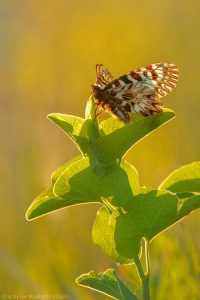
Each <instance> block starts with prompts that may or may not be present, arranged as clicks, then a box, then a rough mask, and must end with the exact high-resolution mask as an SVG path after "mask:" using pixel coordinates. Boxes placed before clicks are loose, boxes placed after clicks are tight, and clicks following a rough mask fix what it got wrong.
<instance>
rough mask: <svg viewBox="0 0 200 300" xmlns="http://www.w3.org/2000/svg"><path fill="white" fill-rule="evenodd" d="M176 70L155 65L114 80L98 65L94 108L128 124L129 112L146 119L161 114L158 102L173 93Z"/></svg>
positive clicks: (171, 65)
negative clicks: (98, 107)
mask: <svg viewBox="0 0 200 300" xmlns="http://www.w3.org/2000/svg"><path fill="white" fill-rule="evenodd" d="M177 82H178V69H177V67H176V65H174V64H172V63H155V64H150V65H148V66H146V67H142V68H137V69H134V70H133V71H131V72H128V73H126V74H124V75H122V76H120V77H118V78H116V79H113V77H112V75H111V73H110V72H109V70H108V69H107V68H105V67H104V66H103V65H97V79H96V82H95V84H94V85H93V86H92V88H93V96H94V98H95V100H96V103H97V105H99V106H102V107H103V108H104V109H106V110H107V111H110V112H111V113H112V114H114V115H115V116H117V117H118V118H119V119H121V120H123V121H124V122H126V123H128V122H130V118H129V114H128V113H129V112H135V113H138V114H142V115H143V116H149V115H152V114H156V113H158V112H161V111H162V108H163V104H162V102H161V101H160V100H159V99H160V98H161V97H163V96H165V95H167V94H169V93H170V92H171V91H172V90H173V89H175V87H176V85H177Z"/></svg>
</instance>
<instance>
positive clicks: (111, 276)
mask: <svg viewBox="0 0 200 300" xmlns="http://www.w3.org/2000/svg"><path fill="white" fill-rule="evenodd" d="M76 282H77V283H78V284H79V285H82V286H85V287H88V288H91V289H94V290H96V291H98V292H100V293H103V294H105V295H107V296H110V297H111V298H114V299H118V300H137V297H136V296H135V295H134V294H133V293H132V292H131V291H130V290H129V289H128V288H127V286H126V285H125V284H124V283H123V281H121V280H120V279H119V278H118V277H117V275H116V274H115V272H114V270H113V269H109V270H107V271H105V272H104V273H99V274H96V273H94V272H93V271H91V272H89V273H88V274H83V275H81V276H80V277H78V278H77V279H76Z"/></svg>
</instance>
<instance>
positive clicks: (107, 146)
mask: <svg viewBox="0 0 200 300" xmlns="http://www.w3.org/2000/svg"><path fill="white" fill-rule="evenodd" d="M174 116H175V114H174V112H173V111H171V110H168V109H165V111H164V112H162V113H159V114H157V115H154V116H149V117H146V118H144V117H139V118H138V116H136V118H135V119H134V120H133V122H132V123H130V124H128V125H127V124H126V125H125V124H123V123H122V122H120V121H112V120H111V119H110V118H109V119H108V120H105V121H104V122H102V123H101V126H102V132H104V133H109V134H108V135H104V136H102V137H101V138H99V139H97V140H96V141H95V142H94V143H93V145H91V152H92V153H93V155H94V156H95V157H96V159H98V161H100V162H102V163H105V164H106V163H107V164H112V163H114V162H116V161H117V160H120V159H121V158H122V157H123V156H124V155H125V154H126V152H127V151H128V150H130V148H131V147H132V146H133V145H135V144H136V143H137V142H138V141H139V140H141V139H142V138H144V137H145V136H146V135H148V134H149V133H150V132H152V131H154V130H155V129H156V128H158V127H159V126H161V125H162V124H164V123H166V122H168V121H169V120H170V119H172V118H174ZM113 124H114V125H113ZM113 128H114V129H115V130H114V131H112V130H113Z"/></svg>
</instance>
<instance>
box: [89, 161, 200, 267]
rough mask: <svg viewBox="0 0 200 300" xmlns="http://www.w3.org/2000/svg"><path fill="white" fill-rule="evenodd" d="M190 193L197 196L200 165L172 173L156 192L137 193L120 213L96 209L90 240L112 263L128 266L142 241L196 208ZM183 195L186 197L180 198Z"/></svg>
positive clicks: (198, 200)
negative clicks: (113, 261) (91, 239)
mask: <svg viewBox="0 0 200 300" xmlns="http://www.w3.org/2000/svg"><path fill="white" fill-rule="evenodd" d="M188 186H190V188H188ZM166 189H168V190H166ZM170 189H172V190H173V191H174V192H177V194H175V193H172V192H171V191H170ZM188 190H189V192H190V193H189V194H188ZM191 192H192V193H191ZM194 192H195V193H197V192H198V193H200V162H195V163H192V164H189V165H186V166H184V167H181V168H180V169H178V170H176V171H175V172H173V173H172V174H171V175H169V176H168V178H167V179H166V180H165V181H164V182H163V183H162V184H161V185H160V187H159V189H158V190H153V191H150V192H145V191H143V192H142V191H141V193H140V194H138V195H135V196H134V197H132V199H131V200H130V201H128V202H127V203H125V205H124V206H123V209H121V208H116V209H114V210H113V211H112V212H110V211H109V210H107V209H106V208H105V207H102V208H100V210H99V211H98V214H97V217H96V220H95V223H94V226H93V240H94V242H95V243H96V244H97V245H99V246H100V247H101V249H102V250H103V251H104V252H105V253H106V254H107V255H108V256H109V257H111V258H112V259H114V260H116V261H117V262H119V263H125V262H126V263H129V262H130V259H133V258H134V257H136V256H139V255H140V251H141V242H142V239H143V238H144V239H146V240H148V241H151V240H152V239H153V238H154V237H155V236H156V235H158V234H159V233H160V232H162V231H163V230H165V229H167V228H168V227H169V226H171V225H173V224H175V223H177V222H178V221H180V220H181V219H182V218H184V217H186V216H187V215H188V214H189V213H190V212H192V211H193V210H195V209H197V208H199V207H200V194H195V193H194ZM183 194H186V195H187V197H186V198H183V197H182V195H183ZM180 195H181V197H179V196H180ZM188 195H189V197H188ZM103 232H104V234H103Z"/></svg>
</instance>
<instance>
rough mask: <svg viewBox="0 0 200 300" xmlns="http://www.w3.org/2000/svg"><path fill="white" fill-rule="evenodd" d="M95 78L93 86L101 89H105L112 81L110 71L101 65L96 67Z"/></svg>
mask: <svg viewBox="0 0 200 300" xmlns="http://www.w3.org/2000/svg"><path fill="white" fill-rule="evenodd" d="M96 76H97V77H96V82H95V85H96V86H99V87H101V88H105V87H106V86H107V85H108V84H109V83H110V82H112V81H113V79H114V78H113V76H112V74H111V73H110V71H109V70H108V69H107V68H106V67H104V66H103V65H101V64H100V65H96Z"/></svg>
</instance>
